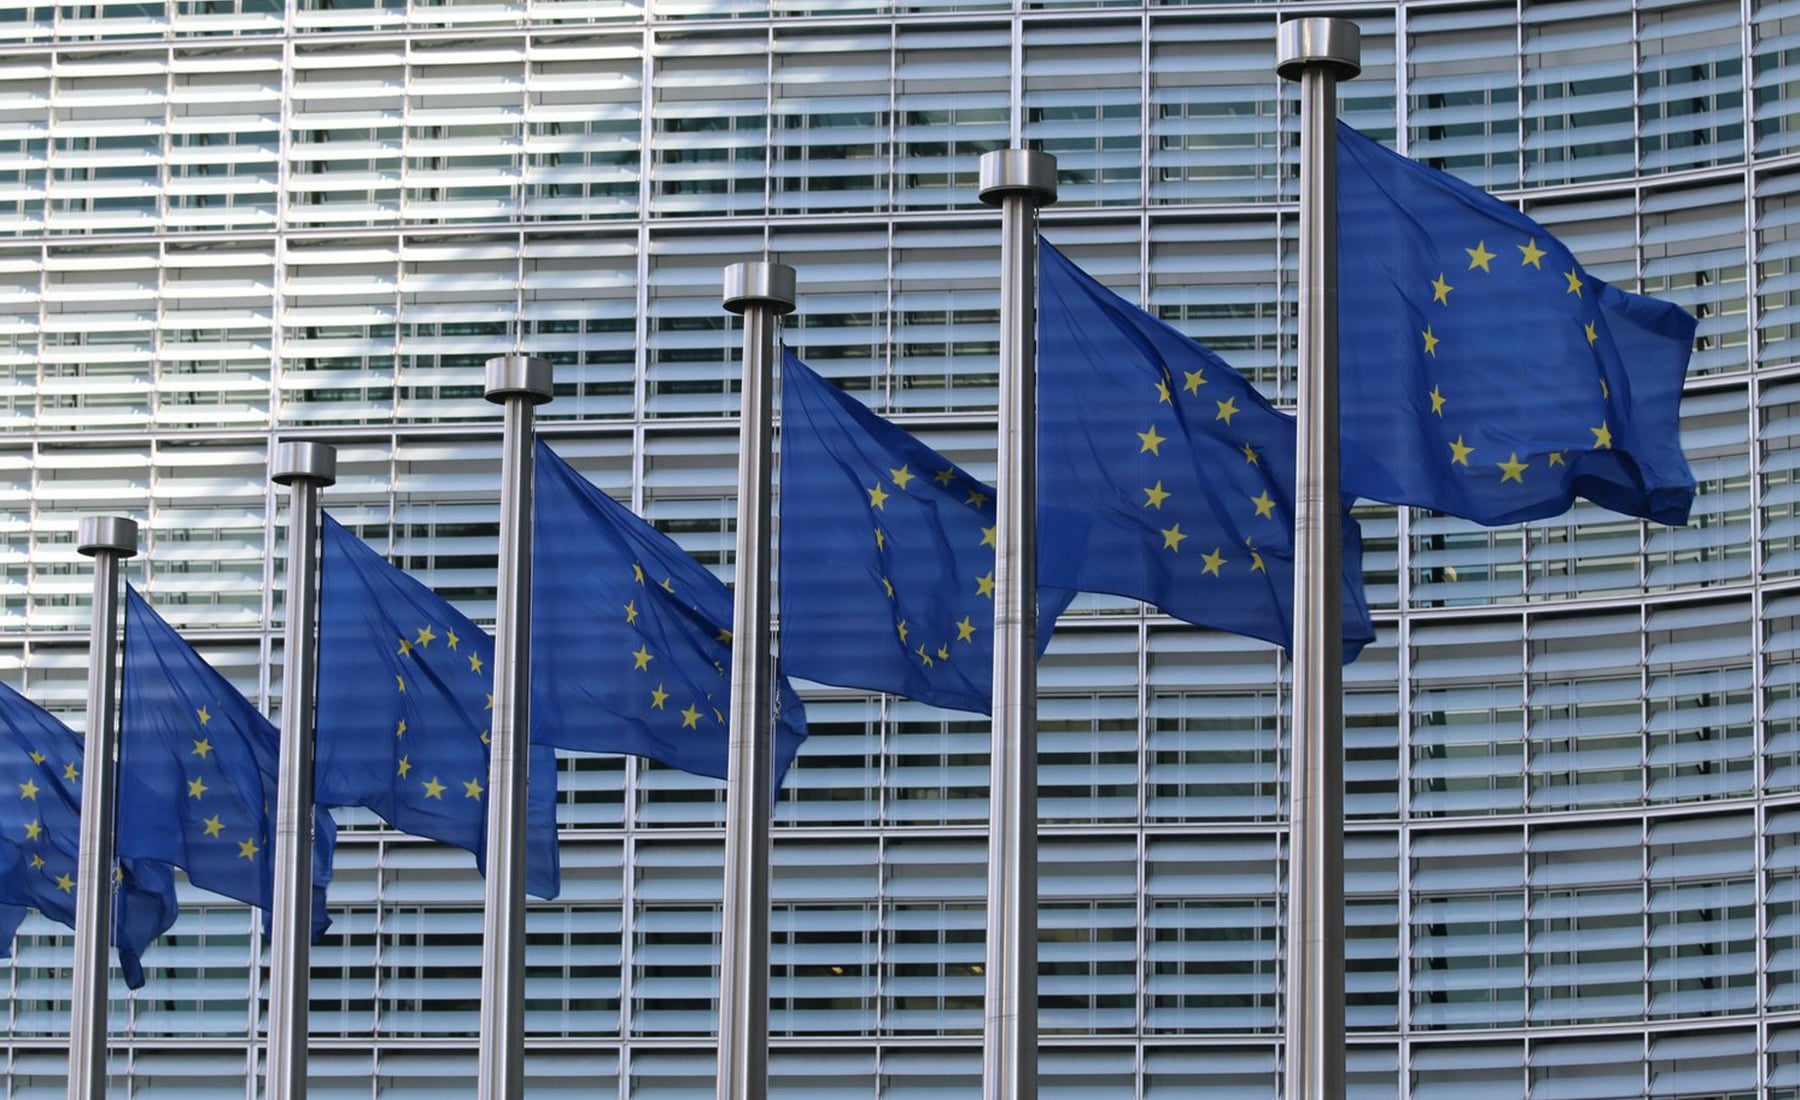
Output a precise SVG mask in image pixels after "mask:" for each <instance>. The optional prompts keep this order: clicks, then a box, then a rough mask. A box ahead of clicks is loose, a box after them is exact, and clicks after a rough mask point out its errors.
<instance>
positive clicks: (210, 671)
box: [118, 585, 337, 939]
mask: <svg viewBox="0 0 1800 1100" xmlns="http://www.w3.org/2000/svg"><path fill="white" fill-rule="evenodd" d="M124 649H125V658H124V673H123V676H122V678H121V685H122V686H121V690H120V698H121V703H120V718H119V813H118V831H119V838H118V853H119V856H120V858H121V859H125V858H128V857H129V858H137V859H144V860H157V861H160V862H162V863H167V864H170V865H172V866H175V867H180V868H182V869H183V870H185V871H186V872H187V876H188V881H190V882H192V883H193V884H194V885H195V886H198V887H200V888H201V889H204V890H211V891H212V892H213V893H215V894H222V895H224V896H225V897H228V898H235V899H236V900H238V901H241V902H244V903H245V904H247V905H254V906H257V907H258V908H260V909H262V910H263V911H264V912H268V911H269V909H270V907H271V906H272V905H273V903H274V892H275V851H274V848H273V845H274V843H275V814H274V810H273V807H274V806H275V805H276V798H277V793H276V792H277V787H276V784H277V779H276V774H277V763H278V761H279V758H280V754H281V737H280V734H278V733H277V732H276V730H275V727H274V725H272V724H271V723H270V722H269V720H268V719H267V718H264V717H263V716H262V713H261V712H260V711H258V710H257V709H256V708H255V707H254V706H252V705H251V703H250V700H248V699H246V698H244V696H243V694H242V693H240V692H239V691H238V690H237V688H235V687H233V686H232V684H231V681H229V680H227V679H226V678H225V677H224V676H221V675H220V674H219V673H218V671H217V670H215V669H214V668H213V667H212V666H211V665H208V664H207V663H206V661H205V660H204V659H202V658H201V656H200V654H198V653H196V652H195V651H194V648H193V647H192V646H190V645H189V644H188V643H187V641H186V639H184V638H182V636H181V635H180V634H178V633H177V632H176V631H175V629H174V628H173V627H171V626H170V625H169V624H168V623H167V622H165V621H163V619H162V617H161V616H159V615H158V614H157V613H156V611H155V610H154V609H152V608H151V606H150V604H149V603H148V602H147V601H145V599H144V597H143V596H142V595H140V594H139V593H138V591H137V590H136V589H134V588H132V587H130V586H129V585H128V586H126V590H125V643H124ZM313 823H314V832H315V836H314V840H313V857H312V858H313V878H314V891H313V912H312V932H313V937H314V938H315V939H316V938H318V937H319V936H321V935H323V934H324V932H325V930H326V929H327V928H329V927H330V924H331V920H330V917H329V916H328V915H327V913H326V911H325V906H324V889H323V887H324V885H325V884H326V883H329V882H330V881H331V856H332V850H333V847H334V845H335V842H336V839H337V831H336V828H335V826H334V825H333V824H332V821H331V817H330V815H329V814H327V813H325V812H324V811H323V810H320V809H316V808H315V810H314V813H313Z"/></svg>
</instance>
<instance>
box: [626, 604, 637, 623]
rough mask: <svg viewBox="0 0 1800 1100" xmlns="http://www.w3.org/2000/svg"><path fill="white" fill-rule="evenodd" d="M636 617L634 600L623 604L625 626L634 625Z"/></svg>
mask: <svg viewBox="0 0 1800 1100" xmlns="http://www.w3.org/2000/svg"><path fill="white" fill-rule="evenodd" d="M637 616H638V610H637V601H636V600H629V601H627V602H626V604H625V625H626V626H631V625H632V624H634V623H636V622H637Z"/></svg>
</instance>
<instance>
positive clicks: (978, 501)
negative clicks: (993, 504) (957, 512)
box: [963, 489, 988, 509]
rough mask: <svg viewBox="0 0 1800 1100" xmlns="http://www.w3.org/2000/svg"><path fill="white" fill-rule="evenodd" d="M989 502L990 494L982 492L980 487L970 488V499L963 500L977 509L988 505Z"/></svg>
mask: <svg viewBox="0 0 1800 1100" xmlns="http://www.w3.org/2000/svg"><path fill="white" fill-rule="evenodd" d="M987 502H988V495H987V494H986V493H984V492H982V491H981V490H980V489H970V490H969V499H968V500H965V501H963V503H964V504H967V505H968V506H969V507H971V508H977V509H979V508H984V507H986V506H987Z"/></svg>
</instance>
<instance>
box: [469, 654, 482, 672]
mask: <svg viewBox="0 0 1800 1100" xmlns="http://www.w3.org/2000/svg"><path fill="white" fill-rule="evenodd" d="M469 671H470V672H480V671H481V655H480V654H478V653H471V654H469Z"/></svg>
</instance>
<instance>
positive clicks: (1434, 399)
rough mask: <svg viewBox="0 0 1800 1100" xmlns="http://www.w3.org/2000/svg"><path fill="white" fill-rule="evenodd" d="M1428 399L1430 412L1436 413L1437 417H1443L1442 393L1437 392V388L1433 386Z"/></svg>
mask: <svg viewBox="0 0 1800 1100" xmlns="http://www.w3.org/2000/svg"><path fill="white" fill-rule="evenodd" d="M1430 397H1431V411H1432V412H1434V413H1437V414H1438V415H1439V416H1443V415H1444V395H1443V394H1442V393H1439V392H1438V388H1437V387H1436V386H1433V387H1431V394H1430Z"/></svg>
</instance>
